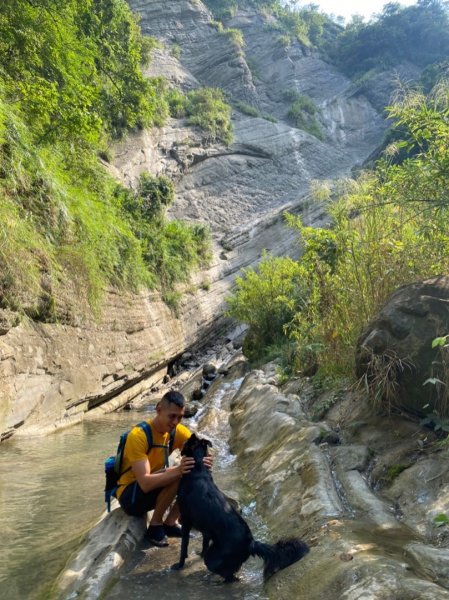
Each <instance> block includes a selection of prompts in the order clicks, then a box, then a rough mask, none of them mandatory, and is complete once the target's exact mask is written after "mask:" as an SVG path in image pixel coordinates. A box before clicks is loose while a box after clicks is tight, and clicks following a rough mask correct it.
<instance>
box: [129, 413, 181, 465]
mask: <svg viewBox="0 0 449 600" xmlns="http://www.w3.org/2000/svg"><path fill="white" fill-rule="evenodd" d="M137 426H138V427H141V428H142V429H143V430H144V432H145V434H146V436H147V441H148V452H149V451H150V450H151V448H163V449H164V453H165V457H164V466H165V468H167V467H168V466H169V464H170V463H169V462H168V457H169V456H170V454H171V453H172V452H173V446H174V445H175V435H176V427H175V428H174V429H173V430H172V431H170V440H169V442H168V446H166V445H165V444H153V433H152V431H151V427H150V425H149V424H148V422H147V421H142V422H141V423H138V425H137Z"/></svg>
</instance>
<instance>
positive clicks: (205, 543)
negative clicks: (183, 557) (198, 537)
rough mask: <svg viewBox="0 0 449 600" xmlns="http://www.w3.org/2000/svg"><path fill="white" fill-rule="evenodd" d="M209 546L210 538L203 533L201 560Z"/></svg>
mask: <svg viewBox="0 0 449 600" xmlns="http://www.w3.org/2000/svg"><path fill="white" fill-rule="evenodd" d="M209 544H210V537H209V536H208V535H206V534H205V533H203V547H202V548H201V554H200V556H201V558H204V557H205V555H206V552H207V549H208V548H209Z"/></svg>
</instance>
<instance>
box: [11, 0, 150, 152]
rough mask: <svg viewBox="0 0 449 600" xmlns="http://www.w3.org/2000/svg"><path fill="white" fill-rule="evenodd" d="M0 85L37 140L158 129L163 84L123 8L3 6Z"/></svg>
mask: <svg viewBox="0 0 449 600" xmlns="http://www.w3.org/2000/svg"><path fill="white" fill-rule="evenodd" d="M0 33H1V35H0V77H1V79H2V80H3V85H4V90H5V94H6V97H7V98H8V99H9V100H10V101H11V102H13V103H18V104H19V106H20V107H21V111H22V112H21V114H22V117H23V118H24V119H25V120H26V121H27V122H30V123H32V126H33V131H34V132H35V134H36V136H37V139H46V140H49V141H50V140H54V139H61V136H63V137H66V138H70V139H71V140H73V139H75V138H76V139H82V140H83V141H87V142H92V141H97V140H98V139H99V138H100V136H101V133H102V131H106V132H108V133H110V134H113V135H120V134H121V133H122V132H123V131H124V130H125V129H127V128H130V127H141V126H145V125H150V124H152V123H155V122H158V118H159V115H158V108H159V106H158V101H157V99H156V97H155V94H156V91H157V83H156V84H155V83H154V82H151V81H148V80H146V79H145V78H144V77H143V75H142V73H141V70H140V65H141V63H142V62H144V61H145V60H147V59H148V51H149V42H148V41H145V40H144V38H143V37H142V35H141V33H140V30H139V27H138V25H137V22H136V20H135V18H134V17H133V15H132V14H131V12H130V10H129V7H128V5H127V3H126V2H125V0H4V2H3V3H2V7H1V10H0Z"/></svg>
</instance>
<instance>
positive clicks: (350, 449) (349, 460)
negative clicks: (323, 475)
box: [332, 444, 370, 471]
mask: <svg viewBox="0 0 449 600" xmlns="http://www.w3.org/2000/svg"><path fill="white" fill-rule="evenodd" d="M332 456H333V459H334V461H335V462H336V463H338V465H339V466H340V468H341V469H343V470H344V471H351V470H354V469H355V470H357V471H363V470H364V469H365V468H366V467H367V465H368V461H369V456H370V454H369V451H368V448H367V447H366V446H361V445H357V444H354V445H350V446H340V447H338V448H334V449H333V452H332Z"/></svg>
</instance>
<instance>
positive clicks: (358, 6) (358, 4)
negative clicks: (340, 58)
mask: <svg viewBox="0 0 449 600" xmlns="http://www.w3.org/2000/svg"><path fill="white" fill-rule="evenodd" d="M398 2H399V4H402V5H403V6H410V5H411V4H416V0H398ZM387 3H388V2H387V0H313V1H312V4H318V6H319V7H320V9H321V10H322V11H323V12H325V13H328V14H331V13H332V14H334V15H336V16H339V15H341V16H342V17H344V18H345V20H346V21H350V20H351V16H352V15H354V14H359V15H362V16H363V17H365V20H368V19H369V18H370V17H371V16H372V14H373V13H379V12H381V11H382V8H383V6H384V5H385V4H387ZM300 4H306V2H302V3H300Z"/></svg>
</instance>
